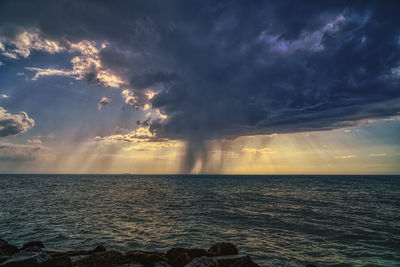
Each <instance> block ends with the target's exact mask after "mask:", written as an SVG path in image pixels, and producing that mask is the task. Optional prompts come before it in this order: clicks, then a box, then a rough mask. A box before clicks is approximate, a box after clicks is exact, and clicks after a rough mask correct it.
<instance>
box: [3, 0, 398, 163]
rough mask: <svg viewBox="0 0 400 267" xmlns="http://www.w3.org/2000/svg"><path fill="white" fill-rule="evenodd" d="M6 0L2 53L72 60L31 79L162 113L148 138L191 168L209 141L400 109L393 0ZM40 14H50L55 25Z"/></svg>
mask: <svg viewBox="0 0 400 267" xmlns="http://www.w3.org/2000/svg"><path fill="white" fill-rule="evenodd" d="M6 2H7V1H6ZM7 3H9V4H8V5H4V7H5V8H1V9H0V25H2V26H1V27H0V35H2V34H3V35H5V36H6V37H4V38H3V39H1V40H0V41H1V42H2V43H4V44H5V45H4V51H2V53H11V54H14V55H16V56H17V57H18V58H21V57H25V56H28V55H30V53H31V51H33V50H35V49H36V50H37V51H42V52H46V53H59V52H60V51H65V52H67V53H70V54H71V55H73V58H72V60H71V66H72V67H71V69H67V70H56V69H46V68H42V67H41V66H33V67H34V68H36V69H31V70H33V71H35V73H36V74H35V78H39V77H41V76H44V75H50V73H52V75H64V76H69V77H72V78H74V79H79V80H86V81H88V82H94V83H96V84H99V85H101V86H105V87H115V88H119V89H120V90H121V96H122V97H123V98H124V100H125V102H126V103H127V104H129V105H131V106H133V107H134V108H139V109H153V110H157V111H158V112H159V113H160V114H163V115H165V116H166V117H165V118H163V119H162V120H161V119H160V117H155V118H154V119H152V120H151V121H150V127H149V131H150V132H151V133H152V134H153V135H156V136H157V137H158V138H164V139H179V140H184V141H187V142H188V144H189V145H188V148H187V153H188V154H187V157H188V160H187V162H189V163H188V164H187V165H186V166H187V167H185V168H186V169H187V170H189V171H190V169H191V168H192V167H193V166H190V162H192V163H194V162H196V161H197V160H201V158H205V157H204V153H207V151H206V150H207V148H206V147H205V146H206V145H205V144H206V143H207V140H210V139H222V138H236V137H239V136H246V135H267V134H272V133H278V134H279V133H291V132H306V131H323V130H330V129H336V128H341V127H351V126H355V125H358V124H360V123H364V122H366V121H370V120H371V119H376V118H388V117H393V116H398V115H399V112H400V101H399V100H400V91H399V90H398V88H399V86H400V79H399V71H398V70H399V68H400V66H399V62H400V44H399V41H398V40H399V32H398V27H396V26H397V25H399V24H400V17H399V16H398V14H396V12H395V10H398V3H396V2H395V1H393V2H385V4H382V3H380V2H374V1H361V2H342V1H334V2H331V1H328V2H323V3H320V2H313V1H311V2H307V3H297V2H293V1H279V2H256V3H252V4H244V3H241V2H235V1H219V2H215V1H201V2H197V3H187V2H185V1H176V2H172V3H170V2H168V3H166V2H164V1H155V2H153V1H152V2H149V3H140V4H139V3H135V2H132V3H124V4H121V3H109V2H106V1H96V2H92V1H85V0H82V1H79V2H78V1H68V2H65V3H54V2H53V1H43V2H41V3H40V4H37V3H35V4H34V3H32V2H30V1H25V2H24V1H23V2H22V4H19V5H14V4H11V3H12V2H7ZM82 5H83V6H85V7H86V8H85V9H84V10H82V9H81V6H82ZM19 6H24V7H25V8H24V10H21V9H20V8H18V7H19ZM44 6H46V9H44V8H43V7H44ZM25 9H26V10H25ZM27 10H29V12H27ZM44 10H53V11H54V14H52V16H51V23H48V22H49V20H50V18H49V14H48V12H44ZM58 10H62V13H60V11H58ZM77 10H79V12H77ZM5 22H7V23H5ZM32 25H35V27H36V28H35V29H33V28H32ZM24 32H26V33H24ZM21 34H23V35H21ZM19 36H20V37H19ZM21 36H22V37H21ZM24 40H29V42H27V44H25V43H24ZM103 44H104V45H103ZM31 67H32V66H31ZM149 91H151V92H154V95H153V96H152V97H150V96H149V94H148V92H149ZM203 151H206V152H204V153H203ZM191 157H194V159H193V158H192V159H191Z"/></svg>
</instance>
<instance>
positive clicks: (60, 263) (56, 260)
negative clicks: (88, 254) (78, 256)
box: [40, 255, 72, 267]
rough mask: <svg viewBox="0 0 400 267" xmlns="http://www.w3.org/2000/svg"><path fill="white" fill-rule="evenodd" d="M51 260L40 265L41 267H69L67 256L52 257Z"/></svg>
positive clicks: (69, 262)
mask: <svg viewBox="0 0 400 267" xmlns="http://www.w3.org/2000/svg"><path fill="white" fill-rule="evenodd" d="M51 258H52V259H51V260H49V261H46V262H44V263H42V264H41V265H40V266H41V267H71V266H72V264H71V259H70V258H69V257H68V256H67V255H56V256H52V257H51Z"/></svg>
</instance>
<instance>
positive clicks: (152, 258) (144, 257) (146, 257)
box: [125, 250, 168, 267]
mask: <svg viewBox="0 0 400 267" xmlns="http://www.w3.org/2000/svg"><path fill="white" fill-rule="evenodd" d="M125 257H126V258H128V259H129V260H131V261H134V262H138V263H141V264H144V265H145V266H149V267H153V265H154V263H156V262H162V261H167V260H168V259H167V258H166V257H164V256H163V255H160V254H158V253H154V252H145V251H142V250H132V251H128V252H127V253H125Z"/></svg>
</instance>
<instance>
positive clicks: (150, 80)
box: [131, 71, 178, 89]
mask: <svg viewBox="0 0 400 267" xmlns="http://www.w3.org/2000/svg"><path fill="white" fill-rule="evenodd" d="M177 79H178V75H177V74H176V73H165V72H161V71H158V72H154V73H143V74H139V75H135V76H133V77H132V79H131V85H132V86H133V87H134V88H136V89H143V88H148V87H150V86H154V85H157V84H159V83H168V82H171V81H175V80H177Z"/></svg>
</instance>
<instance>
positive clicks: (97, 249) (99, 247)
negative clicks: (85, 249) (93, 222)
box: [89, 245, 106, 253]
mask: <svg viewBox="0 0 400 267" xmlns="http://www.w3.org/2000/svg"><path fill="white" fill-rule="evenodd" d="M104 251H106V248H105V247H103V246H101V245H100V246H97V247H96V248H95V249H93V250H90V251H89V252H91V253H96V252H104Z"/></svg>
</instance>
